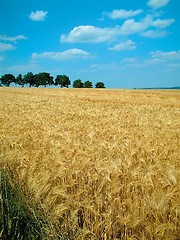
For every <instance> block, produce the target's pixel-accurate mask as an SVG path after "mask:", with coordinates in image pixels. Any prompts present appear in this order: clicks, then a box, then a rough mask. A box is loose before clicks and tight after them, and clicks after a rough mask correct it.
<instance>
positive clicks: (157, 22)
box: [152, 18, 175, 28]
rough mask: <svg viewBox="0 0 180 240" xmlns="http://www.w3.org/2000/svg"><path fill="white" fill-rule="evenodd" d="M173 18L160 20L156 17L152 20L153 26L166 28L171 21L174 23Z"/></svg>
mask: <svg viewBox="0 0 180 240" xmlns="http://www.w3.org/2000/svg"><path fill="white" fill-rule="evenodd" d="M174 22H175V20H174V19H172V18H171V19H164V20H161V19H159V18H158V19H157V20H155V21H154V22H153V24H152V25H153V26H154V27H157V28H166V27H168V26H169V25H171V24H172V23H174Z"/></svg>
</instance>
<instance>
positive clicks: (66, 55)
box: [32, 48, 91, 61]
mask: <svg viewBox="0 0 180 240" xmlns="http://www.w3.org/2000/svg"><path fill="white" fill-rule="evenodd" d="M89 57H91V54H90V53H89V52H86V51H84V50H82V49H77V48H73V49H69V50H66V51H64V52H43V53H33V54H32V59H51V60H56V61H59V60H69V59H86V58H89Z"/></svg>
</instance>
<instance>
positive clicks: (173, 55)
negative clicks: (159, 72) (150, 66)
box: [150, 50, 180, 60]
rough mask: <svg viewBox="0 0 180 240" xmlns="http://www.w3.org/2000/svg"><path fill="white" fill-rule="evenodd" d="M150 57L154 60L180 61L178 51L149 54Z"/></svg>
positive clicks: (179, 52)
mask: <svg viewBox="0 0 180 240" xmlns="http://www.w3.org/2000/svg"><path fill="white" fill-rule="evenodd" d="M150 55H151V57H152V58H154V59H164V60H168V59H171V60H176V59H180V50H179V51H170V52H162V51H155V52H151V53H150Z"/></svg>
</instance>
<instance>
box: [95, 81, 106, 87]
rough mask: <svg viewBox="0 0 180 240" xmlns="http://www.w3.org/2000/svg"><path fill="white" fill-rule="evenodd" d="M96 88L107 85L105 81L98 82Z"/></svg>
mask: <svg viewBox="0 0 180 240" xmlns="http://www.w3.org/2000/svg"><path fill="white" fill-rule="evenodd" d="M95 87H96V88H105V85H104V83H103V82H97V83H96V85H95Z"/></svg>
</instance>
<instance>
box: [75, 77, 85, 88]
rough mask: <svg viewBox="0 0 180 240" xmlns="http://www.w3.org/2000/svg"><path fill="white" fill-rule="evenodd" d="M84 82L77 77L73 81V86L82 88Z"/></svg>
mask: <svg viewBox="0 0 180 240" xmlns="http://www.w3.org/2000/svg"><path fill="white" fill-rule="evenodd" d="M83 87H84V84H83V82H82V81H81V80H80V79H77V80H75V81H74V82H73V88H83Z"/></svg>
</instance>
